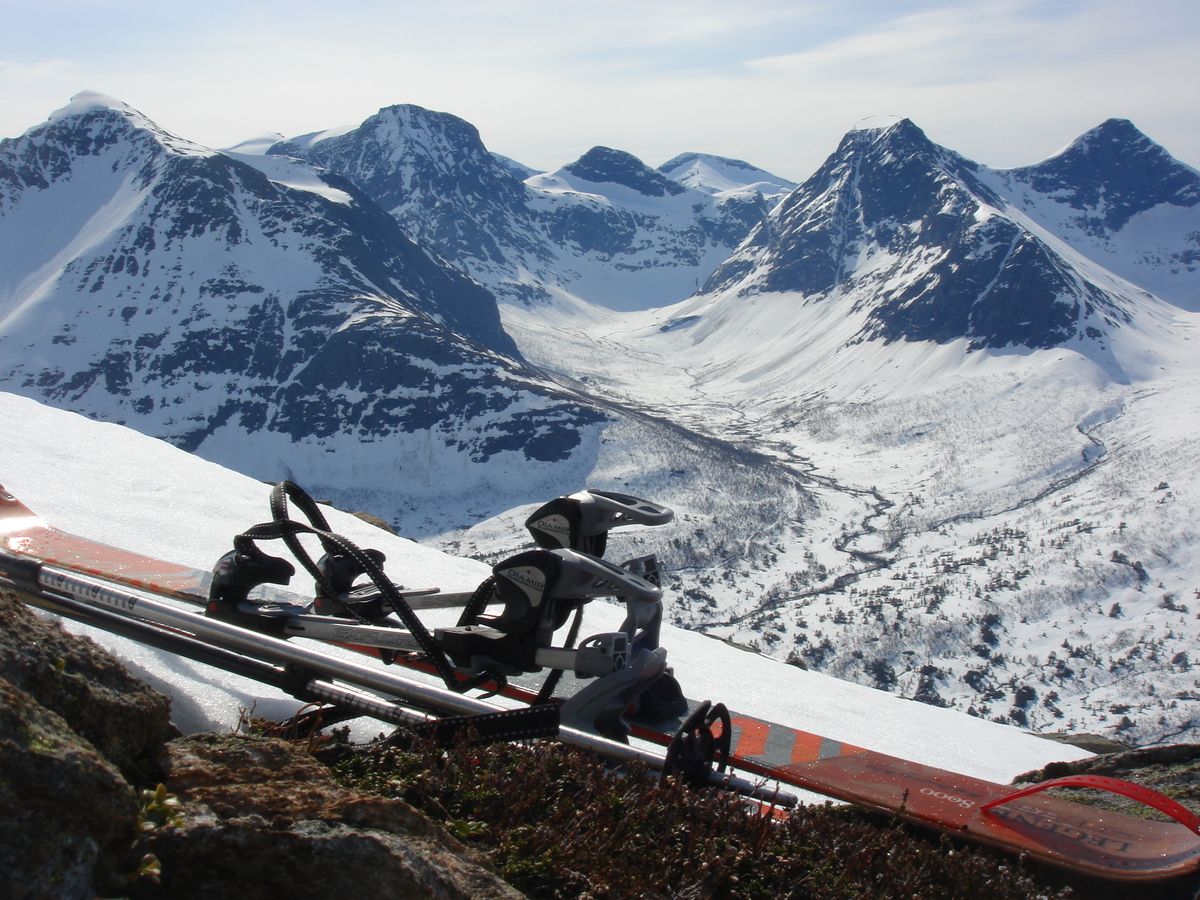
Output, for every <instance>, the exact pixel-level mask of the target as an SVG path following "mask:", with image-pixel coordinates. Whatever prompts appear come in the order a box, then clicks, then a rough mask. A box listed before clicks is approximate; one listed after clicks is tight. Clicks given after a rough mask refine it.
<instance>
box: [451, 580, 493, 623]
mask: <svg viewBox="0 0 1200 900" xmlns="http://www.w3.org/2000/svg"><path fill="white" fill-rule="evenodd" d="M496 591H497V588H496V576H495V575H489V576H488V577H487V578H485V579H483V581H482V582H480V584H479V587H477V588H475V592H474V593H473V594H471V597H470V599H469V600H467V605H466V606H464V607H463V611H462V612H461V613H460V614H459V616H458V622H457V623H456V625H457V627H459V628H462V627H463V626H465V625H475V624H477V623H478V622H479V617H480V616H481V615H483V611H484V610H485V609H487V605H488V604H489V603H491V602H492V600H493V598H495V596H496Z"/></svg>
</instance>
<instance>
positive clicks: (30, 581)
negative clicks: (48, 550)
mask: <svg viewBox="0 0 1200 900" xmlns="http://www.w3.org/2000/svg"><path fill="white" fill-rule="evenodd" d="M43 565H44V563H43V562H42V561H41V560H38V559H31V558H29V557H27V556H20V555H14V554H12V553H9V552H7V551H6V550H0V576H2V577H4V578H6V579H7V580H9V581H11V582H13V583H14V584H16V585H18V586H19V587H23V588H29V589H32V590H35V591H37V590H40V588H41V585H40V584H39V583H38V574H39V573H40V572H41V570H42V566H43Z"/></svg>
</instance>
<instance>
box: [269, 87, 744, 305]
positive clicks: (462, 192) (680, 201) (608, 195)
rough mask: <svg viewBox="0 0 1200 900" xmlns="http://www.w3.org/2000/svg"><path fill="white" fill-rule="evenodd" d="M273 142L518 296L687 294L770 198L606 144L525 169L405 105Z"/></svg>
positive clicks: (466, 131) (639, 301) (465, 127)
mask: <svg viewBox="0 0 1200 900" xmlns="http://www.w3.org/2000/svg"><path fill="white" fill-rule="evenodd" d="M270 152H271V153H272V154H282V155H290V156H294V157H300V158H303V159H305V160H307V161H309V162H311V163H314V164H316V165H320V166H323V167H325V168H327V169H329V170H331V171H334V172H337V173H338V174H340V175H342V176H344V177H346V178H348V179H349V180H351V181H353V182H354V183H355V184H356V185H358V186H359V187H360V188H361V189H362V190H363V191H364V192H366V193H367V194H368V195H369V196H370V197H371V198H372V199H373V200H374V201H375V202H376V203H377V204H379V205H380V206H381V207H383V208H384V209H386V210H387V211H388V212H390V213H391V214H392V215H393V216H394V217H395V218H396V220H397V222H399V223H400V225H401V227H402V228H403V229H404V230H405V231H406V232H407V233H408V234H410V235H412V236H413V237H414V238H415V239H417V240H418V241H422V242H428V243H429V245H431V246H433V247H434V248H436V249H437V251H438V253H440V254H441V255H442V256H444V257H445V258H446V259H448V260H450V261H451V262H453V263H454V264H455V265H457V266H460V267H461V268H462V269H463V270H465V271H466V272H468V273H470V274H471V275H472V276H473V277H475V278H477V279H479V280H480V281H482V282H483V283H484V284H486V285H488V286H489V287H490V288H492V289H493V290H494V291H495V292H496V293H497V295H498V296H500V297H502V298H505V299H508V300H512V301H515V302H529V301H538V300H540V301H546V300H549V299H550V298H551V297H553V296H555V295H558V294H562V293H564V292H565V293H567V294H571V295H573V296H576V297H579V298H582V299H584V300H588V301H593V302H597V303H600V304H602V305H607V306H612V307H616V308H635V307H644V306H650V305H658V304H661V303H666V302H669V301H671V300H678V299H682V298H683V297H685V296H687V295H688V294H690V293H691V292H692V291H693V290H694V289H695V287H696V286H697V285H698V284H699V282H700V281H702V280H703V279H704V278H705V277H706V276H707V275H708V274H709V273H710V272H711V271H712V269H713V268H714V267H715V266H716V265H717V264H718V263H719V262H720V261H721V260H722V259H723V258H724V257H725V256H726V255H728V253H729V251H730V250H731V249H732V248H733V247H734V246H736V245H737V243H738V242H739V241H740V240H741V239H742V238H743V237H745V235H746V233H747V232H748V231H749V230H750V228H752V227H753V226H754V224H755V223H757V222H758V220H759V219H761V218H762V216H763V215H764V214H765V212H766V209H767V204H766V201H764V200H763V199H762V196H761V194H757V193H755V192H753V191H751V192H749V193H747V192H745V191H743V192H740V193H736V192H735V194H736V195H735V196H728V197H725V196H720V197H715V196H713V194H712V192H710V191H707V190H693V189H692V188H690V187H688V186H685V185H683V184H680V183H679V182H678V181H675V180H672V179H671V178H668V177H665V176H664V175H663V174H661V173H659V172H656V171H655V170H653V169H651V168H649V167H647V166H646V165H645V164H644V163H642V161H641V160H639V159H637V158H636V157H635V156H633V155H631V154H629V153H626V152H624V151H621V150H614V149H612V148H608V147H595V148H593V149H591V150H589V151H588V152H587V153H585V154H584V155H583V156H581V157H580V158H579V159H577V160H575V161H574V162H572V163H570V164H568V165H566V166H564V167H563V168H561V169H559V170H557V171H555V172H552V173H543V174H530V175H529V177H527V178H525V179H524V181H521V180H518V175H519V174H520V169H514V167H512V166H509V165H505V164H504V163H502V162H501V161H499V160H498V159H497V158H496V157H495V156H494V155H493V154H491V153H489V152H488V150H487V149H486V148H485V147H484V145H483V143H482V141H481V140H480V138H479V133H478V131H477V130H476V129H475V128H474V127H473V126H472V125H470V124H469V123H467V122H464V121H463V120H462V119H459V118H457V117H456V116H452V115H448V114H446V113H438V112H432V111H430V110H426V109H422V108H420V107H417V106H409V105H403V106H392V107H388V108H385V109H382V110H380V111H379V112H378V113H377V114H376V115H374V116H372V117H371V118H369V119H367V120H366V121H365V122H363V123H362V125H360V126H359V127H358V128H356V129H354V130H352V131H349V132H345V133H341V134H325V133H316V134H313V135H305V136H303V137H300V138H293V139H291V140H289V141H284V142H281V143H279V144H278V145H276V146H275V147H273V148H271V151H270Z"/></svg>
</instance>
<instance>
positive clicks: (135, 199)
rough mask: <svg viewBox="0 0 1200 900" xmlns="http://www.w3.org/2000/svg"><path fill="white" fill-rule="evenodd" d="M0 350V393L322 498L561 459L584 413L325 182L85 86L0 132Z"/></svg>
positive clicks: (429, 269) (447, 275) (391, 225)
mask: <svg viewBox="0 0 1200 900" xmlns="http://www.w3.org/2000/svg"><path fill="white" fill-rule="evenodd" d="M247 160H251V161H255V162H256V163H257V164H256V165H250V164H249V163H248V162H247ZM509 181H510V182H511V184H512V185H513V186H514V187H513V190H514V191H517V192H520V191H521V190H523V188H522V187H521V185H520V183H519V182H516V181H515V180H512V179H511V178H510V179H509ZM0 354H2V355H0V359H3V363H2V364H0V386H2V387H3V388H4V389H6V390H11V391H14V392H16V393H22V394H26V395H28V396H32V397H35V398H37V399H41V400H44V401H46V402H49V403H51V404H53V405H56V406H60V407H64V408H69V409H73V410H75V411H78V412H84V413H87V414H88V415H92V416H95V417H97V418H102V419H106V420H110V421H116V422H120V423H122V424H127V425H130V426H132V427H135V428H137V429H138V430H140V431H143V432H146V433H149V434H153V435H155V436H158V437H163V438H166V439H168V440H170V441H172V442H173V443H175V444H177V445H179V446H181V447H183V448H185V449H188V450H194V451H197V452H199V453H200V454H201V455H205V456H208V457H210V458H213V459H215V460H218V461H221V462H223V463H226V464H229V465H231V466H233V467H235V468H239V469H241V470H243V471H247V472H252V473H255V474H257V475H259V476H260V477H263V478H276V477H279V476H280V474H282V473H286V472H289V471H290V472H293V473H294V474H295V475H296V477H300V478H305V477H306V476H307V480H308V483H310V484H337V485H339V486H340V487H341V488H342V489H344V490H353V489H354V488H355V487H356V485H359V486H360V485H362V484H363V483H364V482H371V481H375V480H377V479H378V478H380V477H381V476H382V477H385V478H386V477H387V473H388V472H389V471H395V472H399V471H400V469H401V468H403V471H404V473H405V477H406V478H407V479H411V480H412V481H413V482H414V483H415V484H416V485H418V486H419V485H421V484H423V483H426V482H429V481H430V480H433V479H435V478H436V473H439V472H441V471H443V470H444V469H445V468H447V467H451V468H454V469H456V470H462V471H463V477H462V478H461V483H462V485H463V487H464V489H470V487H471V482H472V481H473V480H476V481H477V480H479V479H482V478H483V475H482V473H481V472H480V473H478V477H477V478H473V477H472V475H471V472H472V471H473V467H475V469H479V467H480V464H481V463H483V462H486V461H488V460H489V459H491V458H493V457H495V456H496V455H497V454H505V453H508V454H512V455H514V458H517V459H525V460H536V461H539V462H552V461H556V460H564V459H566V458H567V457H568V456H569V455H570V454H571V453H572V451H573V450H574V449H575V448H576V447H577V446H578V445H579V443H580V441H581V432H582V431H585V430H586V428H587V426H589V425H593V424H597V423H599V422H601V421H603V419H604V417H603V416H602V415H601V414H600V413H598V412H597V411H596V410H594V409H592V408H589V407H588V406H586V405H585V404H583V403H580V402H578V401H576V400H573V399H571V398H569V397H567V396H565V395H563V394H561V393H559V392H556V391H555V390H553V389H551V388H549V387H547V386H545V385H544V384H542V383H541V382H540V381H539V379H538V377H537V376H536V375H535V374H534V373H532V372H531V371H530V370H528V369H527V368H525V367H524V365H523V364H522V362H521V360H520V358H519V356H518V354H517V351H516V348H515V345H514V344H513V343H512V340H511V339H510V338H509V337H508V335H507V334H506V333H505V332H504V330H503V328H502V327H501V325H500V320H499V315H498V311H497V308H496V304H495V300H494V298H493V297H492V295H491V294H489V292H488V291H487V290H486V289H484V288H482V287H481V286H480V285H479V284H478V283H476V282H474V281H472V280H471V279H469V278H466V277H464V276H463V275H462V274H461V273H460V272H459V271H458V270H456V269H454V268H452V267H450V266H449V265H447V264H446V263H445V262H443V261H441V260H440V259H438V258H437V257H435V256H433V255H431V254H430V253H428V252H427V251H425V250H424V249H422V248H421V247H419V246H418V245H416V244H414V243H413V241H412V240H411V239H410V238H409V237H407V236H406V235H405V234H404V233H403V232H402V230H401V229H400V228H399V227H398V226H397V224H396V221H395V220H394V219H393V218H392V217H391V216H389V215H387V214H386V213H385V212H383V210H381V209H380V208H379V207H378V206H376V205H375V204H374V203H372V202H371V201H370V200H368V199H367V198H366V197H365V196H363V195H362V194H361V192H360V191H359V190H358V189H357V188H356V187H355V186H354V185H352V184H350V183H349V182H348V181H346V180H345V179H343V178H339V177H338V176H336V175H331V174H327V173H317V172H315V171H314V170H312V169H311V168H310V167H308V166H305V165H302V164H299V163H296V162H294V161H292V160H287V159H283V158H276V157H241V156H238V155H236V154H230V155H224V154H219V153H216V152H213V151H210V150H207V149H205V148H203V147H199V146H197V145H194V144H191V143H189V142H187V141H184V140H182V139H180V138H178V137H176V136H174V135H170V134H167V133H166V132H163V131H162V130H161V129H159V128H158V127H157V126H155V125H154V124H153V123H152V122H150V121H149V120H147V119H146V118H145V117H144V116H142V115H141V114H139V113H137V112H136V111H134V110H131V109H129V108H128V107H126V106H124V105H123V104H120V103H118V102H116V101H111V100H108V99H107V98H102V97H98V96H95V95H87V96H81V97H80V98H77V99H76V100H75V101H74V102H73V103H72V104H71V105H70V106H69V107H67V108H66V109H64V110H62V111H60V112H59V113H56V114H55V115H54V116H52V117H51V119H50V120H49V121H48V122H47V123H45V124H44V125H42V126H39V127H37V128H34V129H31V130H30V131H29V132H28V133H26V134H25V135H24V136H22V137H20V138H17V139H13V140H6V141H3V142H0ZM351 444H353V445H354V446H355V454H354V456H353V462H352V463H350V464H347V462H348V461H347V460H346V459H344V458H343V459H342V460H341V461H340V465H339V466H338V471H337V477H336V478H334V477H332V476H331V475H330V473H328V472H325V471H323V469H324V468H325V467H326V466H327V465H328V464H327V463H325V460H326V459H328V456H327V455H329V454H332V455H337V454H339V452H340V451H342V450H344V449H345V448H346V447H347V446H348V445H351ZM417 489H418V490H419V487H418V488H417Z"/></svg>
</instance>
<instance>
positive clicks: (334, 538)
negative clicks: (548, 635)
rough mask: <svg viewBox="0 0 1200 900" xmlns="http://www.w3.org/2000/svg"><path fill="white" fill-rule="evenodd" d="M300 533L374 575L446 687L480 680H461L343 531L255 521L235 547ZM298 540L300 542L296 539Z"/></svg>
mask: <svg viewBox="0 0 1200 900" xmlns="http://www.w3.org/2000/svg"><path fill="white" fill-rule="evenodd" d="M300 534H311V535H315V536H316V537H317V538H319V539H320V541H321V544H322V545H323V546H324V547H325V548H326V550H327V551H329V552H335V553H341V554H344V555H346V556H348V557H350V558H351V559H352V560H354V562H355V563H357V564H358V565H359V566H360V567H361V568H362V571H363V573H364V574H365V575H366V576H367V577H368V578H370V579H371V583H372V584H374V585H375V587H376V588H378V589H379V592H380V594H381V595H382V597H383V599H384V600H385V601H386V603H387V605H388V606H389V607H391V609H392V611H393V612H395V613H396V615H398V616H399V617H400V621H401V622H402V623H403V624H404V627H405V628H407V629H408V632H409V634H411V635H412V636H413V639H414V640H415V641H416V642H417V646H418V647H420V649H421V652H422V653H424V654H425V656H426V657H427V658H428V659H429V661H430V662H431V663H433V666H434V668H435V669H437V673H438V675H439V676H441V678H442V681H444V682H445V683H446V686H447V687H449V688H450V689H451V690H455V691H465V690H467V689H468V688H470V687H472V686H473V682H474V683H477V682H476V680H475V679H472V680H471V681H468V682H461V681H459V679H458V676H457V675H456V674H455V672H454V669H453V668H452V667H451V665H450V661H449V660H448V659H447V658H446V654H445V653H443V652H442V649H441V648H440V647H439V646H438V645H437V644H436V643H435V642H434V640H433V635H431V634H430V633H429V631H428V629H426V627H425V625H424V624H423V623H422V622H421V620H420V619H419V618H417V615H416V613H414V612H413V610H412V607H410V606H409V605H408V602H407V601H406V600H405V599H404V596H403V595H402V594H401V593H400V591H399V590H398V589H397V588H396V586H395V585H394V584H392V582H391V580H389V579H388V577H387V576H386V575H384V574H383V570H382V569H381V568H379V566H378V565H377V564H376V562H375V560H374V559H372V558H371V556H370V555H368V554H367V553H364V552H363V551H362V550H361V549H359V548H358V547H357V546H356V545H355V544H354V543H352V542H351V541H349V540H348V539H346V538H344V537H342V536H341V535H339V534H335V533H333V532H332V531H325V530H323V529H318V528H314V527H312V526H311V525H305V524H303V523H301V522H295V521H292V520H290V519H289V520H284V521H276V522H264V523H262V524H260V525H255V526H254V527H252V528H249V529H247V530H246V531H244V532H243V533H242V534H239V535H238V536H237V537H235V538H234V539H233V545H234V547H235V548H237V549H239V550H243V549H244V548H245V546H246V545H247V544H253V542H254V541H262V540H286V539H287V536H292V537H293V539H294V536H295V535H300ZM297 543H299V542H298V541H297ZM302 561H303V560H302ZM314 568H315V566H314Z"/></svg>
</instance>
